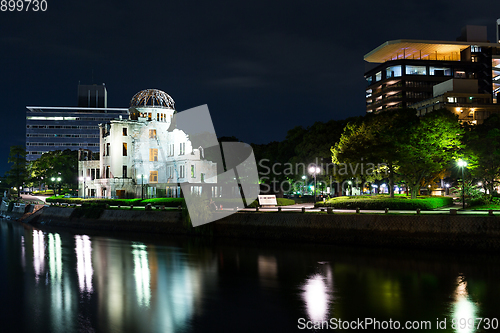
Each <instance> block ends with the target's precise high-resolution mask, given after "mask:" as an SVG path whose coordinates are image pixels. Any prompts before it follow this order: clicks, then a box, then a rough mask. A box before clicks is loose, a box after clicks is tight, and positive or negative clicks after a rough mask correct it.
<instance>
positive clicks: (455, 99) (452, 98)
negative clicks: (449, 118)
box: [448, 97, 457, 103]
mask: <svg viewBox="0 0 500 333" xmlns="http://www.w3.org/2000/svg"><path fill="white" fill-rule="evenodd" d="M456 102H457V98H456V97H448V103H456Z"/></svg>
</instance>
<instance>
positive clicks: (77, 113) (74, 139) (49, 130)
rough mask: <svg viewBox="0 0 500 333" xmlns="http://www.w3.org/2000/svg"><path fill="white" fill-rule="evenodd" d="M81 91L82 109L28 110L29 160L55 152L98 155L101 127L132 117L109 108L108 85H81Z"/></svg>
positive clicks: (36, 108)
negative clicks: (70, 151) (115, 120)
mask: <svg viewBox="0 0 500 333" xmlns="http://www.w3.org/2000/svg"><path fill="white" fill-rule="evenodd" d="M78 92H79V93H78V107H50V106H49V107H45V106H27V107H26V108H27V111H26V152H27V160H28V161H33V160H36V159H37V158H38V157H40V156H41V155H42V154H43V153H46V152H49V151H55V150H65V149H71V150H78V149H88V150H90V151H93V152H98V151H99V124H100V123H103V122H108V121H110V120H112V119H116V118H120V117H122V116H123V117H128V109H127V108H108V107H107V93H106V89H105V87H104V85H103V86H97V85H92V86H79V87H78ZM99 94H100V95H99ZM83 95H85V96H87V98H88V99H85V98H83ZM86 103H87V104H86Z"/></svg>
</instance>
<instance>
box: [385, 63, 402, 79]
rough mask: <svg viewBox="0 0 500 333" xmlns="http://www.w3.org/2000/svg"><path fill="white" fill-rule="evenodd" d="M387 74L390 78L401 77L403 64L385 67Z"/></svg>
mask: <svg viewBox="0 0 500 333" xmlns="http://www.w3.org/2000/svg"><path fill="white" fill-rule="evenodd" d="M385 76H386V77H387V78H390V77H399V76H401V65H399V66H391V67H387V68H386V69H385Z"/></svg>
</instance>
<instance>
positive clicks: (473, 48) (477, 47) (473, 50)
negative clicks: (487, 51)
mask: <svg viewBox="0 0 500 333" xmlns="http://www.w3.org/2000/svg"><path fill="white" fill-rule="evenodd" d="M470 51H471V52H481V47H480V46H477V45H471V47H470Z"/></svg>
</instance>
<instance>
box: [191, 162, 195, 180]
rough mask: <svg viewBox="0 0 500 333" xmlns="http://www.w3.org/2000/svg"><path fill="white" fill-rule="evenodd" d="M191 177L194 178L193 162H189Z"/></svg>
mask: <svg viewBox="0 0 500 333" xmlns="http://www.w3.org/2000/svg"><path fill="white" fill-rule="evenodd" d="M191 178H195V174H194V165H193V164H191Z"/></svg>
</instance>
